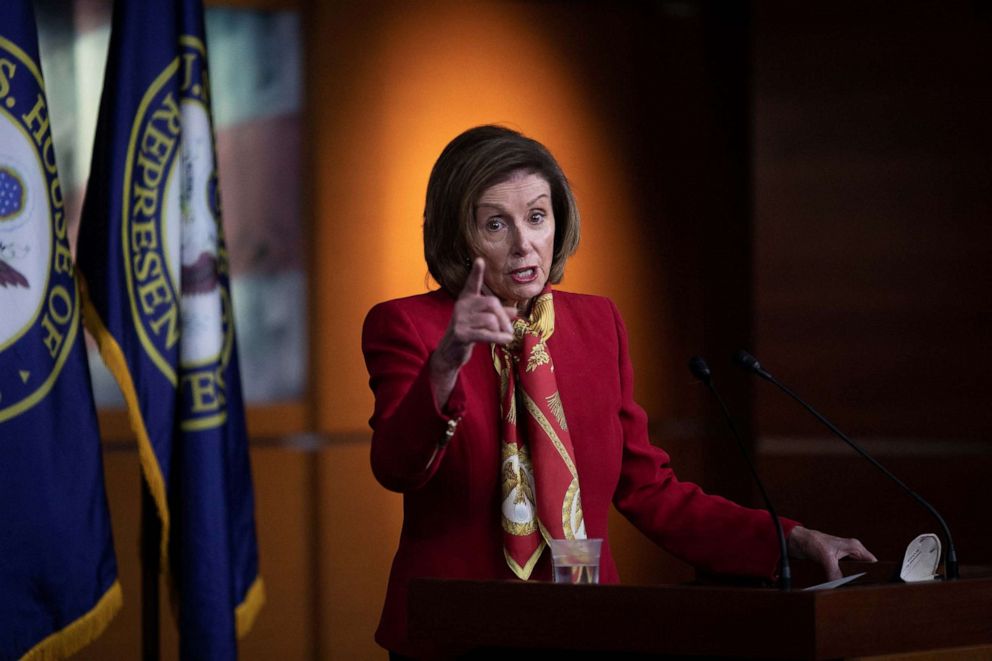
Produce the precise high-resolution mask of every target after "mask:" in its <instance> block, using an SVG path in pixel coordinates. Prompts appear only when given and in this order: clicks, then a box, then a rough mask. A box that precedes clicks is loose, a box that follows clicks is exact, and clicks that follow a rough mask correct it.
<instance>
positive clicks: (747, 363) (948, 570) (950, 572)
mask: <svg viewBox="0 0 992 661" xmlns="http://www.w3.org/2000/svg"><path fill="white" fill-rule="evenodd" d="M734 362H736V363H737V364H738V365H740V366H741V368H742V369H744V370H745V371H747V372H751V373H753V374H757V375H758V376H760V377H761V378H762V379H764V380H765V381H768V382H769V383H771V384H773V385H775V386H776V387H777V388H778V389H779V390H781V391H782V392H784V393H785V394H786V395H788V396H789V397H791V398H792V399H794V400H795V401H797V402H799V404H800V405H801V406H802V407H803V408H804V409H806V410H807V411H809V412H810V413H811V414H812V415H813V417H814V418H816V419H817V420H819V421H820V422H821V423H822V424H823V425H825V426H826V428H827V429H829V430H830V431H831V432H833V433H834V435H835V436H837V438H839V439H840V440H842V441H844V442H845V443H847V444H848V445H849V446H851V448H853V449H854V451H855V452H857V453H858V454H860V455H861V456H862V457H864V458H865V459H867V460H868V463H870V464H871V465H872V466H874V467H875V468H877V469H878V470H880V471H881V472H882V474H884V475H885V476H886V477H887V478H889V479H890V480H892V481H893V482H895V483H896V484H897V485H899V487H900V488H901V489H902V490H903V491H905V492H906V493H908V494H909V495H910V496H912V497H913V499H914V500H915V501H916V502H917V503H919V504H920V505H922V506H923V508H924V509H926V511H928V512H929V513H930V514H931V515H933V517H934V518H935V519H936V520H937V523H938V524H939V525H940V528H941V530H943V531H944V538H945V539H946V540H947V555H946V557H945V560H944V574H945V578H948V579H956V578H958V577H959V571H958V552H957V549H956V548H955V547H954V540H953V539H951V530H950V528H948V527H947V522H946V521H944V517H942V516H941V515H940V513H938V512H937V510H936V509H934V507H933V505H931V504H930V503H928V502H927V501H926V500H924V498H923V496H921V495H919V494H918V493H916V492H915V491H913V490H912V489H910V488H909V487H908V486H906V484H905V483H904V482H903V481H902V480H900V479H899V478H898V477H896V476H895V475H893V474H892V472H891V471H889V470H888V469H887V468H886V467H885V466H883V465H882V464H880V463H879V462H878V461H876V460H875V458H874V457H872V456H871V455H870V454H868V453H867V452H866V451H865V450H864V449H862V447H861V446H860V445H858V444H857V443H855V442H854V441H852V440H851V439H850V438H848V437H847V435H846V434H844V432H842V431H841V430H839V429H837V427H836V425H834V424H833V423H832V422H830V421H829V420H827V418H825V417H824V416H823V415H821V414H820V412H819V411H817V410H816V409H814V408H813V407H812V406H810V405H809V404H807V403H806V402H805V401H804V400H803V399H802V398H801V397H800V396H799V395H797V394H796V393H794V392H793V391H792V390H790V389H789V388H787V387H786V386H785V385H784V384H783V383H781V382H780V381H779V380H778V379H776V378H775V377H774V376H772V374H771V373H770V372H768V371H767V370H765V369H764V368H762V367H761V363H759V362H758V359H757V358H755V357H754V356H752V355H751V354H749V353H748V352H746V351H744V350H741V351H738V352H737V354H736V355H735V356H734Z"/></svg>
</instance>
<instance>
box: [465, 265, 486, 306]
mask: <svg viewBox="0 0 992 661" xmlns="http://www.w3.org/2000/svg"><path fill="white" fill-rule="evenodd" d="M485 275H486V261H485V260H484V259H482V258H481V257H476V258H475V261H474V262H472V270H471V271H469V273H468V278H467V279H466V280H465V286H464V287H462V293H461V296H466V295H468V296H478V295H479V294H481V293H482V281H483V278H484V276H485ZM459 298H460V297H459Z"/></svg>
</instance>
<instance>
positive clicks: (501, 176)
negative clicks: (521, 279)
mask: <svg viewBox="0 0 992 661" xmlns="http://www.w3.org/2000/svg"><path fill="white" fill-rule="evenodd" d="M517 170H526V171H530V172H533V173H535V174H538V175H540V176H541V177H543V178H544V179H545V180H546V181H547V182H548V186H549V187H550V188H551V208H552V212H553V213H554V217H555V240H554V256H553V257H552V261H551V272H550V274H549V279H550V281H551V282H552V283H553V284H557V283H559V282H561V279H562V276H564V275H565V261H566V260H567V259H568V258H569V257H570V256H571V255H572V254H573V253H574V252H575V250H576V248H578V246H579V210H578V207H576V205H575V198H574V197H572V190H571V188H569V186H568V180H567V179H565V173H563V172H562V170H561V166H559V165H558V162H557V161H556V160H555V158H554V156H552V155H551V152H549V151H548V149H547V147H545V146H544V145H542V144H541V143H539V142H537V141H536V140H532V139H531V138H528V137H525V136H524V135H522V134H520V133H518V132H517V131H514V130H512V129H508V128H505V127H503V126H494V125H487V126H476V127H475V128H471V129H468V130H467V131H465V132H464V133H462V134H461V135H459V136H458V137H456V138H455V139H454V140H452V141H451V142H449V143H448V145H447V146H446V147H445V148H444V150H443V151H442V152H441V155H440V156H439V157H438V159H437V162H436V163H434V167H433V169H432V170H431V176H430V179H429V180H428V182H427V201H426V204H425V205H424V257H425V258H426V259H427V269H428V270H429V271H430V274H431V276H432V277H433V278H434V279H435V280H436V281H437V282H438V284H440V285H441V286H442V287H443V288H445V289H446V290H448V291H449V292H450V293H452V294H455V295H457V294H458V292H460V291H461V289H462V287H463V286H464V285H465V280H466V279H467V278H468V274H469V270H470V269H471V261H472V250H471V246H470V242H469V235H468V227H469V223H470V222H471V220H472V217H473V214H474V206H475V203H476V201H477V200H478V199H479V196H480V195H481V194H482V193H483V191H485V190H486V189H487V188H489V187H490V186H493V185H495V184H498V183H501V182H502V181H505V180H506V179H507V178H508V177H509V176H510V175H511V174H512V173H513V172H515V171H517Z"/></svg>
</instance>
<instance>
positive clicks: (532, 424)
mask: <svg viewBox="0 0 992 661" xmlns="http://www.w3.org/2000/svg"><path fill="white" fill-rule="evenodd" d="M513 330H514V334H515V336H516V339H515V340H514V341H513V342H512V343H511V344H510V345H508V346H497V345H493V347H492V354H493V363H494V365H495V367H496V371H497V372H498V373H499V382H500V420H501V422H500V424H501V437H502V467H501V473H502V475H501V477H502V479H501V483H502V523H503V553H504V555H505V556H506V562H507V564H508V565H509V566H510V569H512V570H513V573H514V574H516V575H517V576H518V577H519V578H521V579H523V580H527V579H528V578H529V577H530V574H531V572H532V571H533V570H534V565H535V564H536V563H537V559H538V558H539V557H540V556H541V552H542V551H543V550H544V547H545V546H546V544H547V542H546V540H548V539H585V537H586V530H585V524H584V522H583V519H582V503H581V500H580V498H579V474H578V472H576V470H575V453H574V451H573V449H572V439H571V437H570V436H569V433H568V423H567V422H566V421H565V411H564V409H563V408H562V404H561V397H560V396H559V394H558V383H557V381H556V379H555V367H554V363H553V362H552V361H551V354H549V353H548V347H547V341H548V338H550V337H551V335H552V334H553V333H554V332H555V308H554V302H553V300H552V296H551V288H550V286H549V287H546V288H545V289H544V291H543V292H542V293H541V294H540V296H538V297H537V299H535V301H534V303H533V305H532V306H531V313H530V317H529V318H528V319H523V318H521V319H517V320H516V321H514V323H513Z"/></svg>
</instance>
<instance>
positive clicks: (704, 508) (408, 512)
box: [362, 126, 874, 656]
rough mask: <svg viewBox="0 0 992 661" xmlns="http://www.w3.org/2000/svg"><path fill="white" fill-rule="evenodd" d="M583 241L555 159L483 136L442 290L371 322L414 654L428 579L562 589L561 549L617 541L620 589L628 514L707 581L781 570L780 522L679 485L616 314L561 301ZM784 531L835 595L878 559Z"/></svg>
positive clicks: (392, 634)
mask: <svg viewBox="0 0 992 661" xmlns="http://www.w3.org/2000/svg"><path fill="white" fill-rule="evenodd" d="M578 240H579V216H578V211H577V209H576V206H575V201H574V199H573V197H572V194H571V191H570V190H569V187H568V183H567V181H566V179H565V176H564V174H563V173H562V171H561V168H560V167H559V166H558V164H557V163H556V162H555V160H554V158H553V157H552V156H551V154H550V153H549V152H548V150H547V149H546V148H544V146H542V145H541V144H539V143H538V142H536V141H534V140H531V139H529V138H526V137H524V136H522V135H520V134H519V133H517V132H515V131H512V130H510V129H506V128H502V127H498V126H481V127H476V128H473V129H470V130H468V131H466V132H464V133H462V134H461V135H459V136H458V137H457V138H455V139H454V140H453V141H452V142H451V143H450V144H449V145H448V146H447V147H446V148H445V149H444V151H443V152H442V153H441V156H440V157H439V158H438V161H437V163H436V164H435V165H434V168H433V170H432V172H431V176H430V180H429V182H428V185H427V203H426V208H425V211H424V246H425V254H426V258H427V265H428V268H429V270H430V273H431V275H432V276H433V277H434V279H435V280H436V281H437V282H438V283H440V285H441V289H439V290H437V291H433V292H430V293H428V294H422V295H419V296H412V297H408V298H403V299H398V300H393V301H388V302H386V303H381V304H379V305H377V306H375V307H374V308H373V309H372V310H371V311H370V312H369V315H368V317H367V318H366V320H365V327H364V330H363V339H362V348H363V351H364V353H365V360H366V364H367V366H368V370H369V374H370V384H371V387H372V390H373V391H374V393H375V412H374V414H373V416H372V419H371V421H370V422H371V425H372V428H373V430H374V433H373V437H372V451H371V453H372V469H373V472H374V473H375V476H376V478H377V479H378V480H379V482H380V483H382V485H383V486H385V487H386V488H388V489H391V490H394V491H398V492H401V493H403V494H404V498H403V508H404V509H403V511H404V520H403V530H402V534H401V537H400V545H399V549H398V551H397V553H396V557H395V560H394V562H393V567H392V572H391V574H390V578H389V587H388V591H387V596H386V604H385V608H384V611H383V615H382V621H381V622H380V626H379V630H378V632H377V633H376V640H377V641H378V642H379V644H381V645H382V646H383V647H385V648H387V649H388V650H390V651H391V652H392V653H394V654H396V655H400V654H401V655H408V656H425V655H429V654H430V653H431V650H430V649H427V648H424V647H421V646H418V645H415V644H412V643H411V642H410V641H408V640H407V636H406V588H407V583H408V582H409V580H410V579H411V578H413V577H423V576H430V577H446V578H466V579H512V578H514V577H516V578H520V579H525V580H526V579H528V578H538V579H543V580H548V579H549V578H550V575H551V569H550V561H549V559H548V555H549V554H548V552H546V551H544V547H545V540H546V539H547V538H556V539H561V538H581V537H586V536H588V537H590V538H603V539H604V540H606V541H604V544H603V548H602V555H601V560H600V580H601V582H604V583H614V582H617V581H618V580H619V577H618V575H617V570H616V566H615V564H614V562H613V558H612V555H611V552H610V546H609V541H608V538H607V515H608V511H609V507H610V504H611V503H612V504H614V505H615V506H616V507H617V509H618V510H619V511H620V512H621V513H623V514H624V515H625V516H626V517H627V518H628V519H630V520H631V521H632V522H633V523H634V524H635V525H636V526H637V527H638V528H639V529H640V530H641V531H643V532H644V533H645V534H646V535H648V537H650V538H651V539H653V540H654V541H656V542H657V543H658V544H660V545H661V546H663V547H664V548H666V549H667V550H668V551H670V552H671V553H673V554H675V555H676V556H678V557H680V558H682V559H684V560H686V561H687V562H689V563H691V564H693V565H695V566H697V567H700V568H704V569H706V570H709V571H711V572H715V573H722V574H737V575H751V576H769V577H770V576H771V575H772V574H773V573H774V571H775V568H776V566H777V563H778V546H777V543H776V541H775V533H774V527H773V526H772V524H771V521H770V520H769V517H768V514H767V512H765V511H764V510H752V509H747V508H743V507H740V506H738V505H736V504H734V503H731V502H730V501H727V500H725V499H723V498H720V497H718V496H713V495H708V494H705V493H703V492H702V491H701V490H700V489H699V488H698V487H697V486H695V485H693V484H689V483H685V482H680V481H678V480H677V479H676V477H675V475H674V473H673V472H672V470H671V468H670V467H669V465H668V464H669V459H668V455H667V454H666V453H665V452H664V451H662V450H660V449H659V448H657V447H654V446H652V445H651V444H650V442H649V440H648V434H647V417H646V415H645V413H644V411H643V410H642V409H641V408H640V407H639V406H638V405H637V404H636V403H635V402H634V400H633V370H632V367H631V364H630V359H629V356H628V352H627V334H626V330H625V328H624V324H623V320H622V319H621V318H620V314H619V313H618V311H617V309H616V307H615V306H614V305H613V303H612V302H611V301H610V300H608V299H606V298H601V297H597V296H587V295H581V294H573V293H567V292H563V291H560V290H553V289H552V287H551V285H552V284H556V283H558V282H559V281H560V280H561V278H562V276H563V273H564V268H565V262H566V260H567V259H568V257H569V256H570V255H571V254H573V253H574V251H575V249H576V247H577V245H578ZM783 527H784V530H785V533H786V535H788V541H789V548H790V555H794V556H797V557H809V558H812V559H814V560H816V561H818V562H820V563H821V564H823V565H824V567H825V568H826V569H827V573H828V575H829V576H830V577H831V578H834V577H838V576H839V575H840V571H839V569H838V567H837V560H838V559H839V558H842V557H846V556H850V557H853V558H858V559H865V560H873V559H874V557H873V556H872V555H871V554H870V553H869V552H868V551H867V550H865V549H864V547H863V546H861V544H860V543H859V542H857V541H856V540H847V539H840V538H836V537H832V536H829V535H825V534H823V533H819V532H816V531H812V530H808V529H806V528H803V527H801V526H799V525H798V524H797V523H796V522H794V521H788V520H783ZM508 635H512V634H508ZM508 644H512V640H508Z"/></svg>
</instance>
